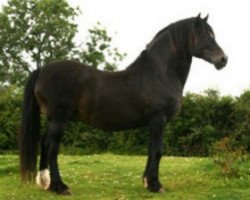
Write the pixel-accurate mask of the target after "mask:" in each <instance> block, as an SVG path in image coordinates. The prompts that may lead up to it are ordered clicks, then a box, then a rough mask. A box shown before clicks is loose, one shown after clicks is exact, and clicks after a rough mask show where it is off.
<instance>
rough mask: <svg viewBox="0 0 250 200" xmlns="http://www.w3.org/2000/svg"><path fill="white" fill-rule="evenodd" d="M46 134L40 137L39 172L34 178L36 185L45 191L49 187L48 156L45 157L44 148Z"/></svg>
mask: <svg viewBox="0 0 250 200" xmlns="http://www.w3.org/2000/svg"><path fill="white" fill-rule="evenodd" d="M47 132H48V130H47V131H46V133H45V135H44V136H43V137H42V141H41V157H40V166H39V172H38V174H37V176H36V183H37V185H38V186H39V187H40V188H42V189H44V190H47V189H48V188H49V186H50V181H51V180H50V174H49V169H48V165H49V163H48V156H47V151H46V148H45V141H46V137H47Z"/></svg>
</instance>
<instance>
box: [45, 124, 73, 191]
mask: <svg viewBox="0 0 250 200" xmlns="http://www.w3.org/2000/svg"><path fill="white" fill-rule="evenodd" d="M64 125H65V124H63V123H56V122H53V121H51V122H50V123H49V130H48V134H47V138H46V141H45V147H46V149H47V155H48V163H49V166H50V177H51V182H50V186H49V190H51V191H53V192H56V193H58V194H64V195H69V194H70V192H69V190H68V186H67V185H65V184H64V183H63V181H62V179H61V176H60V172H59V169H58V162H57V156H58V151H59V142H60V140H61V137H62V134H63V128H64Z"/></svg>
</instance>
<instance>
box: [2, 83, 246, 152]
mask: <svg viewBox="0 0 250 200" xmlns="http://www.w3.org/2000/svg"><path fill="white" fill-rule="evenodd" d="M21 93H22V90H20V89H17V88H15V87H8V88H2V89H0V123H1V126H0V151H11V150H16V149H17V142H16V135H17V132H18V129H19V125H20V115H21V114H20V112H21V109H20V107H21V102H22V94H21ZM43 124H46V123H43ZM44 129H45V127H44ZM165 132H166V133H165V138H164V140H165V148H164V149H165V153H166V154H168V155H182V156H193V155H197V156H204V155H208V151H209V148H210V146H211V144H213V143H214V142H216V141H218V140H220V139H222V138H224V137H226V136H233V137H234V138H235V139H236V140H238V141H239V142H240V143H241V144H242V145H244V146H245V147H246V148H247V149H248V151H249V150H250V91H245V92H244V93H243V94H242V95H241V96H240V97H231V96H220V95H219V93H218V91H215V90H207V91H205V92H204V94H203V95H200V94H193V93H188V94H186V95H185V97H184V98H183V106H182V109H181V112H180V113H179V115H178V116H177V117H176V118H175V119H174V120H172V121H171V122H170V123H169V124H168V126H166V130H165ZM147 145H148V132H147V130H146V129H136V130H129V131H122V132H103V131H100V130H96V129H92V128H91V127H88V126H86V125H84V124H82V123H80V122H70V124H69V126H68V127H67V129H66V130H65V134H64V137H63V140H62V148H61V152H64V153H77V154H79V153H81V154H82V153H100V152H105V151H110V152H114V153H118V154H146V153H147Z"/></svg>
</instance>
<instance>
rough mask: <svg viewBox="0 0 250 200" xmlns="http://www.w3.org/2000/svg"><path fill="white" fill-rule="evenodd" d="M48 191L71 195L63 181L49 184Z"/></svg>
mask: <svg viewBox="0 0 250 200" xmlns="http://www.w3.org/2000/svg"><path fill="white" fill-rule="evenodd" d="M49 191H51V192H55V193H57V194H59V195H71V192H70V191H69V188H68V186H67V185H65V184H64V183H57V184H51V185H50V187H49Z"/></svg>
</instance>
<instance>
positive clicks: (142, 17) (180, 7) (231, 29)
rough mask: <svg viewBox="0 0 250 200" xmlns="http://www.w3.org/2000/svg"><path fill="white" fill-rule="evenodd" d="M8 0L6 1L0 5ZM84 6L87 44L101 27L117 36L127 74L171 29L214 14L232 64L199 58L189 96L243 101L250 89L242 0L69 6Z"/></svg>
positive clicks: (79, 1) (94, 0)
mask: <svg viewBox="0 0 250 200" xmlns="http://www.w3.org/2000/svg"><path fill="white" fill-rule="evenodd" d="M5 2H6V0H0V4H2V3H5ZM68 2H69V3H70V4H71V5H72V6H79V7H80V9H81V10H82V13H83V14H82V16H80V17H79V18H78V20H77V23H78V24H79V34H78V37H79V39H80V38H81V40H84V38H86V30H87V29H88V28H90V27H92V26H93V25H95V24H96V22H97V21H99V22H101V24H102V25H103V26H104V27H106V28H107V30H108V32H109V33H110V34H111V35H112V36H113V40H114V46H117V47H118V48H119V50H120V51H121V52H125V53H127V54H128V55H127V57H126V58H125V60H124V61H123V62H122V63H121V65H120V66H118V68H119V69H124V68H126V67H127V66H128V65H129V64H130V63H131V62H133V61H134V59H136V57H137V56H138V55H139V53H140V52H141V51H142V50H143V49H144V48H145V46H146V44H147V43H148V42H150V41H151V39H152V38H153V37H154V35H155V34H156V33H157V32H158V31H159V30H160V29H162V28H164V27H166V26H167V25H168V24H170V23H172V22H175V21H177V20H180V19H184V18H188V17H192V16H196V15H197V14H198V13H199V12H201V13H202V16H203V17H204V16H205V15H206V14H209V16H210V17H209V20H208V23H209V24H210V25H211V26H212V27H213V29H214V32H215V35H216V40H217V42H218V44H219V45H220V46H221V47H222V49H223V50H224V51H225V53H226V54H227V55H228V56H229V61H228V64H227V66H226V68H224V69H223V70H221V71H217V70H216V69H215V67H214V66H213V65H211V64H209V63H207V62H205V61H203V60H200V59H197V58H194V59H193V63H192V66H191V71H190V74H189V78H188V81H187V83H186V86H185V91H191V92H201V91H203V90H205V89H207V88H216V89H219V90H220V92H221V94H223V95H227V94H231V95H239V94H240V93H241V92H242V91H244V90H246V89H248V88H250V65H249V59H250V22H249V20H250V12H249V10H250V1H247V0H239V1H235V0H234V1H233V0H232V1H229V0H219V1H218V0H202V1H201V0H105V1H104V0H68Z"/></svg>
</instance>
